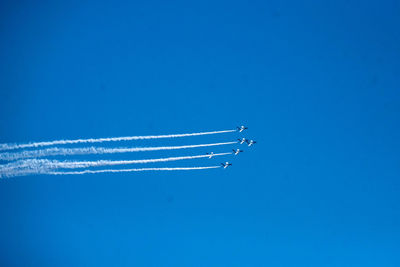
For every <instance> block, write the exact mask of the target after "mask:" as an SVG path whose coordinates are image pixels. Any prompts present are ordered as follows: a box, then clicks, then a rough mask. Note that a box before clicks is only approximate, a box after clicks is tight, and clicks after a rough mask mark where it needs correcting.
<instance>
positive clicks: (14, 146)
mask: <svg viewBox="0 0 400 267" xmlns="http://www.w3.org/2000/svg"><path fill="white" fill-rule="evenodd" d="M231 132H236V130H224V131H212V132H200V133H187V134H167V135H147V136H125V137H110V138H89V139H75V140H55V141H49V142H35V143H27V144H0V151H3V150H13V149H22V148H31V147H42V146H53V145H67V144H79V143H102V142H115V141H131V140H145V139H160V138H178V137H188V136H199V135H210V134H222V133H231Z"/></svg>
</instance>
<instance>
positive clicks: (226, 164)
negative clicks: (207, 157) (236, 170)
mask: <svg viewBox="0 0 400 267" xmlns="http://www.w3.org/2000/svg"><path fill="white" fill-rule="evenodd" d="M221 165H222V167H224V169H226V168H228V166H232V163H229V162H225V163H221Z"/></svg>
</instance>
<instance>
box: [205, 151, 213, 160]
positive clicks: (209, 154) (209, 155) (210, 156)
mask: <svg viewBox="0 0 400 267" xmlns="http://www.w3.org/2000/svg"><path fill="white" fill-rule="evenodd" d="M206 154H207V155H208V158H209V159H211V158H212V157H213V156H214V152H211V153H206Z"/></svg>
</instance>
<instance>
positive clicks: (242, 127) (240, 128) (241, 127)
mask: <svg viewBox="0 0 400 267" xmlns="http://www.w3.org/2000/svg"><path fill="white" fill-rule="evenodd" d="M236 129H237V130H238V132H239V133H241V132H243V131H244V130H247V129H248V128H247V127H244V126H240V127H239V126H237V127H236Z"/></svg>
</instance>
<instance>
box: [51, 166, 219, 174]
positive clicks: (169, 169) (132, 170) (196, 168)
mask: <svg viewBox="0 0 400 267" xmlns="http://www.w3.org/2000/svg"><path fill="white" fill-rule="evenodd" d="M217 168H221V166H207V167H178V168H141V169H107V170H84V171H72V172H47V173H46V174H51V175H73V174H75V175H78V174H87V173H106V172H113V173H117V172H143V171H190V170H206V169H217Z"/></svg>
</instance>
